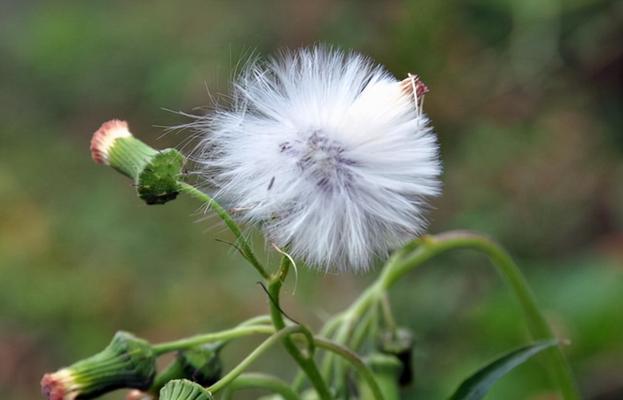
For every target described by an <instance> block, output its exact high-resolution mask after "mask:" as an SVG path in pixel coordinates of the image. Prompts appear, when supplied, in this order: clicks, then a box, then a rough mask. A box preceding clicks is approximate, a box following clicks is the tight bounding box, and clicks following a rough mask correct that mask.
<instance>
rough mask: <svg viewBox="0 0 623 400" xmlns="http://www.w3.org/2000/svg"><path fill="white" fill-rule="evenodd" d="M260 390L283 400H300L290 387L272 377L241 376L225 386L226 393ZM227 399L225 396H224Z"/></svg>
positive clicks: (249, 374)
mask: <svg viewBox="0 0 623 400" xmlns="http://www.w3.org/2000/svg"><path fill="white" fill-rule="evenodd" d="M250 388H261V389H265V390H268V391H270V392H273V393H277V394H279V395H281V397H283V398H284V400H300V397H299V395H298V394H296V392H295V391H294V390H292V389H291V388H290V386H289V385H288V384H287V383H286V382H284V381H282V380H281V379H279V378H277V377H274V376H272V375H267V374H260V373H246V374H241V375H240V376H238V377H237V378H236V379H234V381H233V382H231V383H230V384H229V386H227V389H226V390H227V393H228V395H229V393H231V392H234V391H236V390H241V389H250ZM224 397H225V398H227V397H226V396H224Z"/></svg>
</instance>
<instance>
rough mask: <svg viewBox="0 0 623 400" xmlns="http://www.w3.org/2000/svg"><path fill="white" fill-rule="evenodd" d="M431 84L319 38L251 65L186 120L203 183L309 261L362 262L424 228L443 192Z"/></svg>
mask: <svg viewBox="0 0 623 400" xmlns="http://www.w3.org/2000/svg"><path fill="white" fill-rule="evenodd" d="M427 90H428V89H427V88H426V86H425V85H424V84H423V83H422V82H421V81H420V80H419V78H417V77H416V76H413V75H411V76H409V78H407V79H406V80H404V81H399V80H397V79H396V78H395V77H393V76H392V75H391V74H390V73H388V72H387V71H386V70H385V69H384V68H383V67H381V66H378V65H375V64H374V63H372V62H371V61H370V60H369V59H367V58H365V57H363V56H361V55H358V54H354V53H343V52H341V51H338V50H333V49H330V48H326V47H314V48H309V49H301V50H297V51H295V52H289V53H284V54H282V55H281V56H280V57H278V58H275V59H272V60H270V61H269V62H265V63H263V62H257V61H256V62H254V63H251V64H249V65H248V66H247V67H246V68H245V70H244V71H243V73H242V74H241V76H240V78H239V79H238V80H237V81H236V84H235V88H234V93H233V102H232V105H231V107H230V108H228V109H219V110H217V111H216V112H215V113H213V114H211V115H208V116H206V117H203V118H201V119H199V120H198V121H197V122H195V123H194V125H195V128H196V129H198V130H199V132H200V134H201V137H202V142H201V145H200V151H199V154H198V156H197V160H198V161H199V163H200V165H201V171H200V172H201V174H202V176H203V177H204V178H205V179H206V182H207V183H208V184H209V185H211V186H213V187H214V188H216V197H217V199H218V200H219V201H221V202H223V203H224V204H225V205H226V206H228V207H231V208H235V209H238V210H241V212H240V213H239V217H240V218H241V219H242V220H243V222H247V223H252V224H258V225H259V226H260V227H261V229H262V230H263V231H264V232H265V234H266V235H267V238H268V239H269V240H271V241H272V242H274V243H275V244H277V245H278V246H280V247H281V248H287V249H288V252H289V253H290V254H292V255H293V256H294V257H296V258H300V259H303V260H304V261H305V262H306V263H307V264H308V265H310V266H314V267H317V268H320V269H324V270H355V271H361V270H365V269H367V268H369V267H370V265H371V264H372V263H373V261H374V258H376V257H380V258H383V257H386V256H387V254H388V253H389V251H390V250H391V249H394V248H396V247H399V246H400V245H402V244H404V243H405V242H406V241H408V240H410V239H412V238H413V237H414V236H417V235H419V234H421V233H422V232H423V230H424V228H425V226H426V220H425V218H424V212H425V211H426V208H427V206H426V204H427V199H428V198H429V197H431V196H435V195H437V194H439V192H440V181H439V175H440V173H441V165H440V162H439V157H438V145H437V141H436V137H435V135H434V133H433V131H432V128H431V127H430V125H429V121H428V119H427V117H426V116H425V115H424V113H423V112H422V108H421V106H422V98H423V95H424V93H425V92H426V91H427Z"/></svg>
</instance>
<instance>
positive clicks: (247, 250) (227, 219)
mask: <svg viewBox="0 0 623 400" xmlns="http://www.w3.org/2000/svg"><path fill="white" fill-rule="evenodd" d="M178 189H179V191H180V192H181V193H186V194H188V195H190V196H192V197H194V198H196V199H197V200H199V201H201V202H203V203H206V204H207V205H208V207H210V208H211V209H212V210H213V211H214V212H215V213H216V215H218V216H219V218H220V219H222V220H223V222H224V223H225V225H227V227H228V228H229V230H230V231H231V232H232V233H233V234H234V236H235V237H236V240H237V243H236V244H237V245H238V246H240V247H239V250H240V252H241V253H242V255H243V256H244V257H245V258H246V259H247V260H248V261H249V263H251V265H252V266H253V267H254V268H255V269H256V270H257V272H258V273H259V274H260V275H261V276H262V278H264V279H269V278H270V275H269V274H268V273H267V272H266V269H264V267H263V266H262V264H261V263H260V262H259V261H258V259H257V257H256V256H255V253H254V252H253V249H252V248H251V245H250V244H249V241H248V240H247V238H245V237H244V235H243V234H242V231H241V230H240V227H239V226H238V224H237V223H236V221H234V219H233V218H232V217H231V215H229V213H228V212H227V211H226V210H225V209H224V208H223V207H221V205H220V204H219V203H217V202H216V200H214V199H213V198H212V197H210V196H208V195H207V194H206V193H204V192H202V191H201V190H199V189H197V188H196V187H194V186H193V185H190V184H188V183H186V182H178Z"/></svg>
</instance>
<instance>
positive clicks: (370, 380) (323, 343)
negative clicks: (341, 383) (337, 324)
mask: <svg viewBox="0 0 623 400" xmlns="http://www.w3.org/2000/svg"><path fill="white" fill-rule="evenodd" d="M314 343H316V346H318V347H320V348H323V349H325V350H328V351H330V352H332V353H334V354H337V355H338V356H340V357H342V358H343V359H344V360H346V361H348V362H349V363H350V364H351V365H352V366H353V367H354V368H355V369H356V370H357V372H358V373H359V374H360V375H361V377H362V378H363V379H364V380H365V381H366V383H367V384H368V386H369V387H370V390H371V391H372V393H373V395H374V398H375V399H376V400H383V399H384V397H383V393H382V392H381V388H380V387H379V385H378V383H377V382H376V380H375V379H374V374H373V373H372V371H371V370H370V369H369V368H368V367H367V366H366V364H365V363H364V362H363V360H362V359H361V358H359V356H358V355H357V354H356V353H354V352H352V351H351V350H350V349H348V348H347V347H344V346H342V345H340V344H339V343H336V342H333V341H331V340H328V339H325V338H322V337H317V336H316V337H315V338H314Z"/></svg>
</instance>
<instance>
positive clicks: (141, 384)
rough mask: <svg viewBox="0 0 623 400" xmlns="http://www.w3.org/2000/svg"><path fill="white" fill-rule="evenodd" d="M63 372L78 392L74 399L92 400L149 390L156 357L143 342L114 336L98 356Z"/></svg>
mask: <svg viewBox="0 0 623 400" xmlns="http://www.w3.org/2000/svg"><path fill="white" fill-rule="evenodd" d="M67 369H68V370H69V371H70V373H71V375H72V376H73V380H74V383H75V385H76V386H77V387H78V388H79V394H78V395H77V397H76V399H92V398H95V397H97V396H99V395H101V394H104V393H107V392H110V391H112V390H115V389H121V388H132V389H139V390H145V389H147V388H149V387H150V386H151V384H152V382H153V380H154V376H155V375H156V356H155V354H154V352H153V350H152V348H151V345H150V344H149V343H148V342H147V341H145V340H143V339H139V338H137V337H135V336H134V335H132V334H130V333H127V332H117V333H116V334H115V336H114V338H113V340H112V341H111V343H110V344H109V345H108V346H107V347H106V348H105V349H104V350H102V351H101V352H100V353H98V354H95V355H93V356H91V357H89V358H86V359H84V360H81V361H78V362H77V363H75V364H73V365H71V366H70V367H68V368H67Z"/></svg>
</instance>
